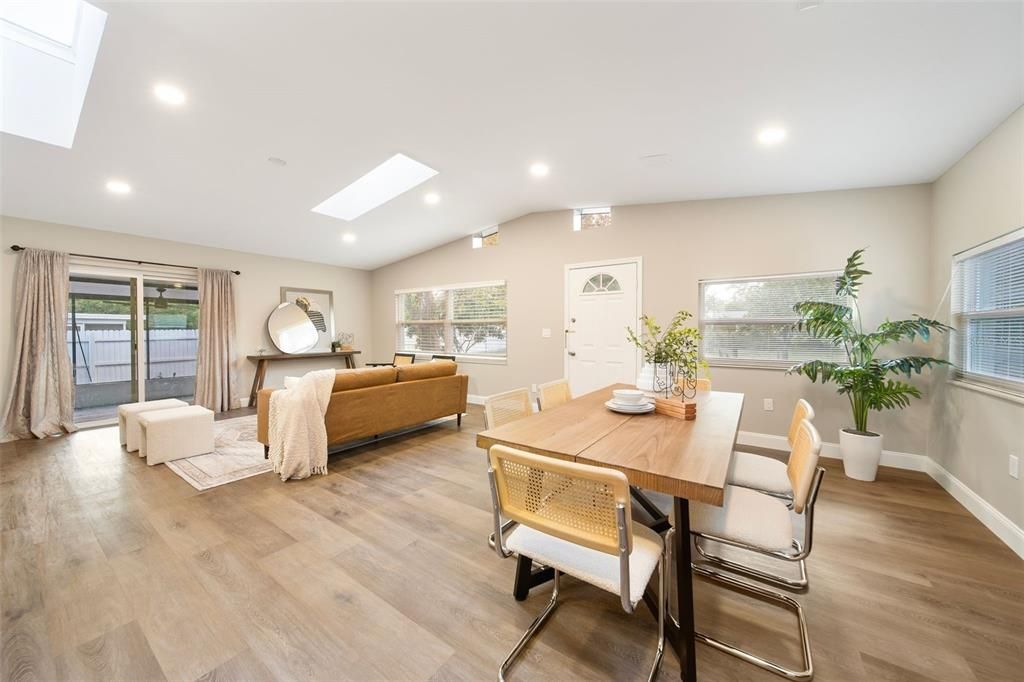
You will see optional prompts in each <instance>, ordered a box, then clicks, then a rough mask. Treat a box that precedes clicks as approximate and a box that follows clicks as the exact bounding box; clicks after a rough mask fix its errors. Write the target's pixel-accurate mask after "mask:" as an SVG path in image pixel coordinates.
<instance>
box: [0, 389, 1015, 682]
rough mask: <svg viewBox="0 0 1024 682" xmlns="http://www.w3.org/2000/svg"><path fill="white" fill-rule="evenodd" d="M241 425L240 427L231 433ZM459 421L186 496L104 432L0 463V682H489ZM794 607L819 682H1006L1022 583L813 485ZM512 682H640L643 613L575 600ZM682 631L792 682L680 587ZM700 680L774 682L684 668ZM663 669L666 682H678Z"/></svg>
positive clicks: (914, 504) (952, 508)
mask: <svg viewBox="0 0 1024 682" xmlns="http://www.w3.org/2000/svg"><path fill="white" fill-rule="evenodd" d="M240 413H241V412H240ZM480 428H482V415H481V413H480V411H479V409H474V411H473V412H472V413H471V414H470V415H469V416H468V417H467V418H466V419H465V421H464V422H463V427H462V429H461V430H458V429H456V427H455V424H454V422H452V423H448V424H444V425H441V426H436V427H432V428H430V429H427V430H424V431H420V432H418V433H414V434H411V435H407V436H404V437H401V438H398V439H394V440H390V441H386V442H380V443H377V444H374V445H371V446H366V447H363V448H360V449H358V450H353V451H350V452H347V453H344V454H341V455H336V456H333V457H332V458H331V465H330V475H328V476H323V477H317V478H314V479H311V480H307V481H297V482H296V481H293V482H289V483H281V482H280V481H279V480H277V479H276V478H274V477H273V476H272V475H265V476H259V477H256V478H252V479H248V480H245V481H241V482H238V483H235V484H231V485H228V486H224V487H221V488H216V489H214V490H210V491H207V492H205V493H199V492H197V491H195V490H193V489H192V488H191V487H190V486H188V485H187V484H186V483H185V482H184V481H182V480H181V479H179V478H178V477H177V476H175V475H174V474H173V473H171V472H170V471H169V470H168V469H167V468H166V467H163V466H157V467H147V466H146V465H145V463H144V462H143V461H140V460H139V458H138V457H136V456H135V455H129V454H127V453H124V452H123V451H122V450H121V449H120V448H119V446H118V444H117V433H116V429H110V428H108V429H98V430H92V431H85V432H80V433H77V434H74V435H72V436H69V437H65V438H59V439H50V440H46V441H23V442H18V443H11V444H6V445H2V446H0V493H2V498H0V501H2V515H3V532H2V544H0V548H2V552H3V554H2V610H3V613H2V625H3V632H2V646H3V650H2V659H0V662H2V677H3V680H11V681H14V680H18V681H21V680H32V679H41V680H57V679H60V680H90V679H96V680H163V679H167V680H188V681H191V680H208V681H213V680H217V681H221V680H246V681H253V680H269V679H288V680H349V679H351V680H375V679H403V680H404V679H408V680H426V679H436V680H489V679H493V678H494V675H495V671H496V669H497V664H498V662H499V661H500V659H501V658H502V657H503V656H504V654H505V653H506V652H507V650H508V649H509V647H511V646H512V644H513V643H514V642H515V641H516V639H517V638H518V637H519V635H520V634H521V633H522V631H523V630H524V629H525V628H526V626H527V625H528V624H529V623H530V621H531V620H532V619H533V617H534V615H535V614H536V613H537V612H538V610H539V609H540V608H541V607H542V606H543V603H544V601H545V600H546V599H547V594H546V592H547V590H546V589H538V590H536V591H535V593H534V594H533V595H531V597H530V599H529V600H528V601H526V602H524V603H518V602H516V601H514V600H513V599H512V597H511V594H510V591H511V583H512V575H513V571H514V562H513V561H512V560H508V561H500V560H498V558H497V557H496V556H494V554H493V553H492V552H491V551H490V550H489V549H488V548H487V546H486V543H485V537H486V535H487V533H488V531H489V527H490V523H491V521H490V514H489V494H488V492H487V485H486V474H485V468H484V464H483V456H482V453H481V452H480V451H479V450H477V449H476V448H475V447H474V435H475V433H476V432H477V431H478V430H479V429H480ZM828 466H829V474H828V476H826V478H825V484H824V488H823V490H822V493H821V497H820V500H819V506H818V518H817V528H816V536H815V546H814V553H813V554H812V556H811V558H810V561H809V571H810V577H811V589H810V591H809V592H808V593H807V594H805V595H803V596H801V597H799V599H800V600H801V601H802V603H803V604H804V605H805V607H806V610H807V614H808V621H809V624H810V633H811V639H812V645H813V648H814V654H815V665H816V668H817V679H818V680H842V681H847V680H950V681H956V682H968V681H971V680H977V681H993V680H1011V679H1017V680H1019V679H1021V678H1020V674H1021V671H1022V670H1024V562H1021V561H1020V559H1018V558H1017V557H1016V556H1015V555H1014V554H1013V553H1011V552H1010V550H1009V549H1007V548H1006V547H1005V546H1003V545H1002V544H1001V543H1000V542H999V541H998V540H997V539H996V538H995V537H994V536H993V535H992V534H991V533H989V532H988V531H987V530H986V529H985V528H984V527H983V526H982V525H981V524H980V523H979V522H978V521H976V520H975V519H974V518H973V517H971V516H970V515H969V514H968V513H967V512H966V511H965V510H964V509H962V508H961V507H960V506H959V505H958V504H957V503H956V502H955V501H954V500H953V499H952V498H951V497H949V496H948V495H947V494H946V493H945V492H944V491H942V490H941V489H940V488H939V487H938V486H937V485H936V484H935V483H934V482H933V481H931V479H929V478H928V477H927V476H925V475H924V474H918V473H910V472H902V471H895V470H883V471H882V473H881V474H880V477H879V480H878V481H877V482H876V483H873V484H867V483H859V482H856V481H851V480H847V479H846V478H844V476H843V474H842V469H841V468H840V467H838V466H836V465H835V464H834V463H828ZM564 591H565V602H564V604H563V605H562V606H561V607H560V608H559V610H558V611H557V612H556V614H555V616H554V618H553V620H552V621H551V622H550V623H549V625H548V626H547V627H546V628H545V630H544V631H543V633H542V634H541V636H540V638H539V640H538V641H537V643H536V644H535V645H534V646H533V647H532V648H531V649H530V650H529V652H528V653H527V654H526V656H525V658H524V659H523V661H522V663H520V664H519V665H518V666H517V668H515V669H514V670H513V671H512V677H513V678H514V679H520V680H530V679H552V680H554V679H557V680H568V679H623V680H624V679H639V678H641V677H642V675H643V671H645V670H646V668H647V665H648V662H649V660H650V655H651V653H652V650H653V645H654V637H655V633H654V621H653V619H652V617H651V616H650V614H649V613H648V612H646V611H645V610H642V609H641V610H639V611H638V613H637V614H636V615H634V616H628V615H626V614H624V613H622V611H621V609H620V608H619V606H618V601H617V599H616V598H615V597H614V596H612V595H610V594H606V593H602V592H599V591H597V590H595V589H593V588H591V587H589V586H586V585H583V584H580V583H577V582H575V581H573V580H571V579H567V580H566V581H565V590H564ZM696 591H697V601H698V610H697V623H698V628H699V629H702V630H705V631H707V632H710V633H715V634H717V635H719V636H721V637H725V638H731V639H732V640H734V641H736V642H738V643H740V644H742V645H745V646H748V647H750V648H753V649H756V650H759V651H761V652H765V653H775V654H776V655H778V656H779V657H780V658H782V659H783V660H785V661H787V662H790V663H792V664H794V665H795V664H797V663H798V661H797V660H796V656H797V648H796V637H795V629H794V623H793V622H792V621H791V620H790V618H791V617H790V616H788V615H787V614H786V613H784V612H781V611H776V610H773V609H772V608H771V607H769V606H767V605H762V604H752V603H750V602H748V601H746V600H744V599H743V598H741V597H739V596H738V595H735V594H733V593H731V592H728V591H726V590H723V589H721V588H718V587H715V586H713V585H710V584H708V583H704V582H698V583H697V590H696ZM698 658H699V666H698V667H699V671H700V676H701V679H702V680H705V681H709V682H710V681H722V680H755V681H756V680H776V679H778V678H776V677H773V676H771V675H769V674H766V673H763V672H762V671H759V670H757V669H755V668H752V667H750V666H748V665H745V664H743V663H741V662H739V661H737V660H735V659H732V658H730V657H728V656H725V655H724V654H720V653H717V652H715V651H712V650H710V649H708V648H706V647H703V646H701V645H698ZM678 670H679V668H678V665H677V663H676V661H675V658H674V656H673V655H672V654H671V653H666V656H665V666H664V668H663V672H662V679H664V680H669V679H678Z"/></svg>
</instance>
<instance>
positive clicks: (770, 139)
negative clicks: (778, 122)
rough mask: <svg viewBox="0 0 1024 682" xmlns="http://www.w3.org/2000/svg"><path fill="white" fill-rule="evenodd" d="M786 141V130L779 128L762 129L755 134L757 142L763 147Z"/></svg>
mask: <svg viewBox="0 0 1024 682" xmlns="http://www.w3.org/2000/svg"><path fill="white" fill-rule="evenodd" d="M785 139H786V129H785V128H780V127H779V126H769V127H767V128H762V129H761V131H760V132H759V133H758V134H757V141H758V142H760V143H761V144H763V145H773V144H779V143H780V142H782V141H783V140H785Z"/></svg>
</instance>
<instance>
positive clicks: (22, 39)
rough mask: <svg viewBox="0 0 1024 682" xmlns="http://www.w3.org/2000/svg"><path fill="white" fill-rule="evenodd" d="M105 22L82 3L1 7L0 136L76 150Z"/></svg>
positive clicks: (61, 0)
mask: <svg viewBox="0 0 1024 682" xmlns="http://www.w3.org/2000/svg"><path fill="white" fill-rule="evenodd" d="M106 22H107V13H106V12H104V11H102V10H100V9H97V8H96V7H93V6H92V5H90V4H89V3H87V2H83V1H82V0H42V1H39V2H23V1H17V2H4V3H2V4H0V61H2V62H3V78H2V81H3V85H2V92H0V96H2V98H3V107H2V108H0V130H2V131H3V132H5V133H10V134H11V135H18V136H19V137H26V138H28V139H30V140H36V141H38V142H45V143H47V144H53V145H59V146H61V147H68V148H70V147H71V144H72V142H74V139H75V131H76V130H77V129H78V117H79V115H80V114H81V113H82V105H83V104H84V103H85V94H86V91H87V90H88V88H89V81H90V79H91V78H92V68H93V64H95V62H96V53H97V52H98V51H99V47H100V40H101V39H102V37H103V27H104V26H105V24H106Z"/></svg>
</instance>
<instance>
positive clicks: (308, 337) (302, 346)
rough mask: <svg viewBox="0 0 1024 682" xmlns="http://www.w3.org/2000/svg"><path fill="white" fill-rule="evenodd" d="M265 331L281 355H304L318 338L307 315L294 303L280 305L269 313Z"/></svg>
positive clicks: (314, 344)
mask: <svg viewBox="0 0 1024 682" xmlns="http://www.w3.org/2000/svg"><path fill="white" fill-rule="evenodd" d="M267 331H269V332H270V338H271V339H272V340H273V341H274V345H275V346H277V347H278V348H279V349H280V351H281V352H282V353H289V354H291V353H305V352H306V351H308V350H309V349H310V348H313V347H314V346H316V344H317V341H318V340H319V338H320V335H319V333H318V332H317V330H316V327H315V326H314V325H313V322H312V321H311V320H310V319H309V315H307V314H306V312H305V311H304V310H303V309H302V308H300V307H299V306H297V305H295V304H294V303H282V304H281V305H279V306H277V307H276V308H275V309H274V312H272V313H270V317H269V318H268V319H267Z"/></svg>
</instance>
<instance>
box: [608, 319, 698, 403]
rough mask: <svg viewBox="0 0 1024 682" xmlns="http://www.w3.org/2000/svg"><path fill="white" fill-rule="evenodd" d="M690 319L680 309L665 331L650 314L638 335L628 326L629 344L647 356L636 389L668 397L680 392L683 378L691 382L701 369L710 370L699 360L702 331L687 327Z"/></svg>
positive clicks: (644, 320) (643, 321)
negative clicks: (679, 386)
mask: <svg viewBox="0 0 1024 682" xmlns="http://www.w3.org/2000/svg"><path fill="white" fill-rule="evenodd" d="M691 317H693V315H692V314H690V313H689V312H687V311H685V310H680V311H679V312H678V313H676V314H675V317H673V318H672V323H671V324H669V326H668V328H667V329H665V330H664V331H663V330H662V328H661V325H659V324H658V322H657V320H655V319H654V318H653V317H651V316H650V315H643V316H641V318H640V321H641V322H642V323H643V326H642V327H641V329H640V332H639V333H637V332H634V331H633V329H631V328H630V327H626V337H627V338H628V339H629V342H630V343H632V344H633V345H634V346H636V347H637V348H639V349H640V350H641V352H642V353H643V356H644V366H643V368H642V369H641V370H640V376H639V377H638V379H637V383H636V387H637V388H639V389H640V390H642V391H650V392H654V393H663V394H664V395H665V397H668V395H669V394H670V393H678V392H679V389H678V388H677V386H678V384H679V380H680V379H684V380H690V381H692V380H693V379H696V378H697V372H698V370H699V369H701V368H705V369H706V368H707V363H706V362H704V361H703V360H701V359H700V339H701V335H700V331H699V330H697V329H696V328H694V327H685V326H684V323H685V322H686V321H687V320H688V319H690V318H691Z"/></svg>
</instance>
